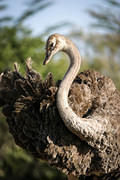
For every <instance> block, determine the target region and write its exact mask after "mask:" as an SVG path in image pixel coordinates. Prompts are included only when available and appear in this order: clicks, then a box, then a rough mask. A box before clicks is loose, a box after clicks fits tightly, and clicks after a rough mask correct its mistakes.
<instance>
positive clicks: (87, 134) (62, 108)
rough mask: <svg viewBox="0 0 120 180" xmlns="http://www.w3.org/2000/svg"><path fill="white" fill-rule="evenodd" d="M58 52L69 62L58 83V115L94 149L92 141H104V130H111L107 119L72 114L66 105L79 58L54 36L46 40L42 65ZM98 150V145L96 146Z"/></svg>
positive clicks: (65, 41)
mask: <svg viewBox="0 0 120 180" xmlns="http://www.w3.org/2000/svg"><path fill="white" fill-rule="evenodd" d="M58 51H63V52H65V53H66V54H67V55H68V57H69V60H70V65H69V68H68V70H67V72H66V74H65V76H64V78H63V80H62V82H61V83H60V86H59V89H58V93H57V108H58V111H59V114H60V116H61V118H62V120H63V121H64V123H65V125H66V127H67V128H68V129H69V130H70V131H71V132H72V133H74V134H76V135H77V136H78V137H79V138H81V139H83V140H85V141H86V142H87V143H88V144H90V145H91V146H93V147H94V144H93V140H94V141H99V142H101V141H104V138H103V133H104V132H106V130H107V129H108V130H111V127H110V124H109V123H108V121H107V119H106V118H104V120H103V121H102V122H101V121H100V119H99V117H97V118H95V117H94V118H91V117H88V119H87V118H81V117H80V116H77V115H76V113H75V112H73V110H72V108H71V107H70V106H69V104H68V93H69V89H70V87H71V84H72V82H73V80H74V79H75V77H76V75H77V73H78V71H79V69H80V64H81V57H80V53H79V51H78V49H77V48H76V47H75V45H74V44H73V43H72V42H71V41H70V40H68V39H67V38H65V37H64V36H62V35H59V34H54V35H51V36H50V37H49V38H48V41H47V45H46V57H45V60H44V62H43V64H47V63H48V62H49V61H50V59H51V58H52V56H53V55H54V54H56V53H57V52H58ZM98 148H100V147H99V145H98Z"/></svg>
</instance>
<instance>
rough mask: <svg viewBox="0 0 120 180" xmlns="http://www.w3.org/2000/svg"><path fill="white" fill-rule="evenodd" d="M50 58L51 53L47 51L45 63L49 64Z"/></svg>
mask: <svg viewBox="0 0 120 180" xmlns="http://www.w3.org/2000/svg"><path fill="white" fill-rule="evenodd" d="M50 59H51V53H46V56H45V59H44V61H43V65H46V64H48V63H49V61H50Z"/></svg>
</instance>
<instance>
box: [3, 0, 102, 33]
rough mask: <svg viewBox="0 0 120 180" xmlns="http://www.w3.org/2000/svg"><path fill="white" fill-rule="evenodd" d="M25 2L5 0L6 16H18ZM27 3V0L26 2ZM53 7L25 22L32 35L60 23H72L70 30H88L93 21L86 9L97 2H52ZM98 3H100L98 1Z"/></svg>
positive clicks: (87, 0) (60, 30)
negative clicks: (7, 5) (6, 5)
mask: <svg viewBox="0 0 120 180" xmlns="http://www.w3.org/2000/svg"><path fill="white" fill-rule="evenodd" d="M26 1H27V0H6V2H7V3H8V4H9V8H8V10H7V11H6V14H10V15H12V16H16V17H17V16H19V15H20V14H21V13H22V12H23V11H24V10H25V8H26V6H25V2H26ZM28 2H29V0H28ZM53 2H54V3H53V5H52V6H49V7H48V8H46V9H44V10H43V11H41V12H39V13H37V14H36V15H34V16H33V17H30V18H29V19H27V20H26V22H25V25H26V26H28V27H29V28H31V29H32V30H33V34H34V35H37V34H40V33H42V32H43V31H44V30H45V29H46V28H47V27H49V26H53V25H55V24H60V23H62V22H70V23H72V24H73V25H72V27H71V28H72V29H73V30H74V29H75V28H81V29H83V30H85V31H88V30H90V26H89V25H90V24H91V23H92V22H93V19H92V18H91V17H90V16H89V14H88V13H87V9H91V8H93V7H95V4H98V0H53ZM99 2H100V1H99ZM66 31H68V28H67V27H66V28H63V29H59V30H58V32H60V33H61V32H62V33H64V32H66Z"/></svg>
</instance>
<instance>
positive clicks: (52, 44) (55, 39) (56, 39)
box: [43, 34, 66, 65]
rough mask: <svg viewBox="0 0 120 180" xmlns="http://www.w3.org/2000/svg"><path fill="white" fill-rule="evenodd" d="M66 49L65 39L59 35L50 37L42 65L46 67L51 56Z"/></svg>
mask: <svg viewBox="0 0 120 180" xmlns="http://www.w3.org/2000/svg"><path fill="white" fill-rule="evenodd" d="M65 47H66V41H65V38H64V37H63V36H62V35H60V34H53V35H51V36H50V37H49V38H48V40H47V43H46V56H45V60H44V62H43V65H46V64H47V63H48V62H49V61H50V60H51V58H52V57H53V55H55V54H56V53H57V52H58V51H61V50H62V51H64V49H65Z"/></svg>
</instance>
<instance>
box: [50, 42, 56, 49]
mask: <svg viewBox="0 0 120 180" xmlns="http://www.w3.org/2000/svg"><path fill="white" fill-rule="evenodd" d="M54 47H55V43H54V42H51V43H50V49H51V50H53V49H54Z"/></svg>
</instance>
